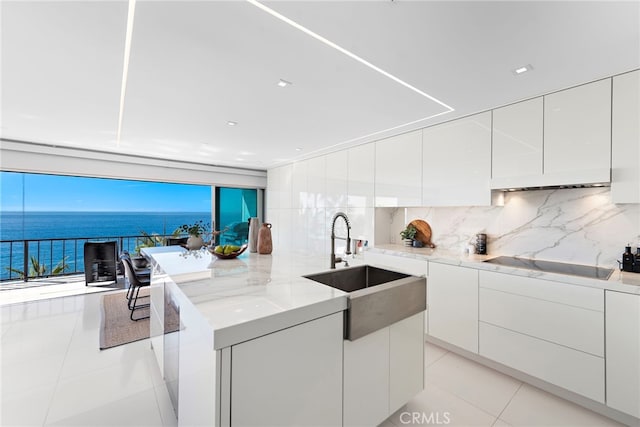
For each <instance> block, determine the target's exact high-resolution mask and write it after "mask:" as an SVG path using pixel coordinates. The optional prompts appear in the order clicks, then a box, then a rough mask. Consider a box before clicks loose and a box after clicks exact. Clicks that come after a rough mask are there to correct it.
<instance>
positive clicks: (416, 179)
mask: <svg viewBox="0 0 640 427" xmlns="http://www.w3.org/2000/svg"><path fill="white" fill-rule="evenodd" d="M375 150H376V152H375V157H376V163H375V164H376V169H375V197H376V200H375V206H376V207H398V206H422V131H421V130H417V131H414V132H409V133H405V134H402V135H398V136H394V137H392V138H387V139H383V140H381V141H378V142H376V144H375Z"/></svg>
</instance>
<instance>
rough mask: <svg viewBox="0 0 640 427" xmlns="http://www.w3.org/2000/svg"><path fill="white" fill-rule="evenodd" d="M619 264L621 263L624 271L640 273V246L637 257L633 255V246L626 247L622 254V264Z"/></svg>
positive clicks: (637, 249)
mask: <svg viewBox="0 0 640 427" xmlns="http://www.w3.org/2000/svg"><path fill="white" fill-rule="evenodd" d="M618 262H619V263H620V269H621V270H622V271H628V272H630V273H640V246H638V247H637V248H636V253H635V255H634V254H633V253H631V246H625V248H624V253H623V254H622V262H620V261H618Z"/></svg>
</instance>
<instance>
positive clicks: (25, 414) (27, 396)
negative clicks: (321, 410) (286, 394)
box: [0, 294, 619, 427]
mask: <svg viewBox="0 0 640 427" xmlns="http://www.w3.org/2000/svg"><path fill="white" fill-rule="evenodd" d="M100 297H101V294H88V295H78V296H68V297H62V298H54V299H48V300H40V301H34V302H26V303H19V304H12V305H5V306H2V307H0V314H1V318H0V319H1V321H0V326H1V328H0V334H1V336H0V378H1V380H0V399H1V400H0V425H2V426H4V427H8V426H26V425H28V426H49V425H50V426H126V425H131V426H175V425H176V424H177V421H176V419H175V416H174V414H173V410H172V408H171V403H170V401H169V397H168V394H167V392H166V390H165V388H164V385H163V384H162V378H161V376H160V372H159V370H158V367H157V365H156V363H155V358H154V356H153V353H152V351H151V350H150V349H149V341H148V340H143V341H138V342H136V343H132V344H127V345H124V346H120V347H115V348H112V349H108V350H103V351H100V350H99V349H98V334H99V326H100V309H99V303H100ZM425 363H426V368H427V387H426V389H425V391H424V392H423V393H421V394H420V395H418V396H416V397H415V398H414V399H413V400H411V402H409V404H408V405H407V406H406V407H404V408H402V409H401V410H399V411H398V412H396V414H394V415H393V416H391V417H390V418H389V419H388V420H386V421H385V422H384V423H383V424H382V425H383V426H384V427H394V426H398V427H400V426H407V425H428V424H438V423H439V424H448V425H457V426H472V425H473V426H475V425H479V426H585V425H589V426H605V425H607V426H615V425H619V424H617V423H615V422H614V421H611V420H609V419H607V418H604V417H602V416H600V415H598V414H595V413H593V412H590V411H587V410H585V409H583V408H581V407H579V406H576V405H574V404H572V403H569V402H567V401H564V400H562V399H559V398H557V397H554V396H552V395H550V394H548V393H545V392H542V391H540V390H538V389H536V388H534V387H531V386H528V385H526V384H522V383H521V382H520V381H517V380H515V379H513V378H511V377H508V376H506V375H503V374H501V373H498V372H496V371H494V370H491V369H489V368H486V367H484V366H481V365H479V364H477V363H474V362H471V361H469V360H467V359H464V358H462V357H460V356H457V355H455V354H453V353H450V352H447V351H446V350H443V349H442V348H439V347H436V346H433V345H430V344H426V362H425Z"/></svg>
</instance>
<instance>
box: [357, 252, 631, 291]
mask: <svg viewBox="0 0 640 427" xmlns="http://www.w3.org/2000/svg"><path fill="white" fill-rule="evenodd" d="M367 250H368V251H372V252H374V253H381V254H388V255H396V256H402V257H408V258H415V259H423V260H425V261H431V262H438V263H441V264H450V265H458V266H461V267H470V268H476V269H478V270H488V271H495V272H499V273H506V274H513V275H516V276H525V277H534V278H539V279H544V280H552V281H556V282H563V283H571V284H574V285H579V286H588V287H592V288H599V289H608V290H612V291H619V292H627V293H631V294H637V295H640V274H638V273H628V272H624V271H619V269H617V268H615V269H614V272H613V274H611V277H609V279H608V280H599V279H591V278H586V277H580V276H573V275H569V274H558V273H545V272H542V271H536V270H529V269H525V268H515V267H506V266H502V265H497V264H491V263H487V262H483V261H486V260H488V259H491V258H495V257H497V256H500V255H499V254H491V255H466V254H462V253H459V252H451V251H445V250H442V249H438V248H435V249H431V248H412V247H407V246H403V245H397V244H396V245H394V244H384V245H376V246H375V247H372V248H368V249H367ZM549 261H551V260H549ZM558 262H561V261H558ZM607 268H612V266H608V267H607ZM427 283H428V282H427ZM427 286H428V285H427Z"/></svg>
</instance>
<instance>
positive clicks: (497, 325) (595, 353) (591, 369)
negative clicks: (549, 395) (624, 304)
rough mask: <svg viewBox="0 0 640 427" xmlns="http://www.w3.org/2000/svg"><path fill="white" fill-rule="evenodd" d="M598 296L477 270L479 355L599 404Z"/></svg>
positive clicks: (601, 366)
mask: <svg viewBox="0 0 640 427" xmlns="http://www.w3.org/2000/svg"><path fill="white" fill-rule="evenodd" d="M603 295H604V291H603V290H601V289H594V288H586V287H582V286H574V285H569V284H566V283H558V282H551V281H547V280H540V279H534V278H529V277H520V276H513V275H508V274H502V273H494V272H489V271H480V303H479V307H480V313H479V319H480V331H479V334H480V338H479V340H480V355H481V356H484V357H487V358H489V359H492V360H495V361H497V362H499V363H502V364H503V365H506V366H509V367H511V368H514V369H517V370H519V371H522V372H525V373H527V374H529V375H532V376H534V377H537V378H540V379H542V380H544V381H547V382H549V383H552V384H555V385H557V386H560V387H563V388H565V389H567V390H571V391H573V392H575V393H578V394H580V395H583V396H586V397H588V398H590V399H593V400H595V401H598V402H601V403H604V381H605V380H604V375H605V370H604V298H603Z"/></svg>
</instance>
